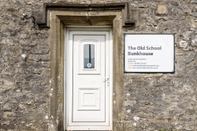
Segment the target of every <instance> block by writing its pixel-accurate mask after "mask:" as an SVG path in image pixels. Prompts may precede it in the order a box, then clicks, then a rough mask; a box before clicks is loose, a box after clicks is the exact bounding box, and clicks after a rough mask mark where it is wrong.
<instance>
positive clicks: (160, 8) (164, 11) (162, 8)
mask: <svg viewBox="0 0 197 131" xmlns="http://www.w3.org/2000/svg"><path fill="white" fill-rule="evenodd" d="M155 14H156V15H159V16H165V15H168V8H167V5H166V4H165V3H163V2H161V3H159V4H158V5H157V7H156V11H155Z"/></svg>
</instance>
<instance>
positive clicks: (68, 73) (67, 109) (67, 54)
mask: <svg viewBox="0 0 197 131" xmlns="http://www.w3.org/2000/svg"><path fill="white" fill-rule="evenodd" d="M72 31H75V32H76V31H95V32H97V31H98V32H99V31H106V32H108V33H109V41H107V40H106V44H109V45H106V55H108V56H109V57H107V59H106V60H105V61H106V62H107V63H108V65H107V63H106V68H109V69H106V70H108V72H109V79H110V81H109V87H106V88H109V89H108V92H107V95H108V96H107V97H108V98H106V99H108V100H109V101H108V102H107V103H108V104H109V106H108V107H109V108H108V109H109V112H108V113H107V114H108V116H106V117H108V119H107V120H108V122H107V123H108V124H109V125H106V126H104V125H102V126H99V125H97V126H96V125H94V126H92V127H90V130H112V127H113V126H112V121H113V119H112V112H113V111H112V109H113V108H112V107H113V106H112V101H113V98H112V97H113V96H112V94H113V93H112V92H113V56H112V54H113V42H112V27H111V26H102V27H101V26H91V27H90V26H80V27H79V26H69V27H66V28H65V29H64V34H65V37H64V38H65V40H64V66H65V67H64V68H65V70H64V82H65V87H64V92H65V95H64V101H65V104H64V130H66V129H67V130H85V129H86V130H87V126H83V125H82V126H81V127H76V126H75V125H69V123H70V120H69V118H70V117H71V116H69V115H71V113H72V111H71V107H72V102H71V101H72V100H71V98H72V97H73V96H72V90H71V88H69V87H72V86H73V85H72V82H73V76H72V75H73V62H72V60H73V58H72V57H73V56H71V55H72V50H73V47H69V42H71V43H73V42H72V40H73V39H72V40H70V35H72ZM82 34H83V33H82ZM95 34H96V33H95ZM68 63H69V64H68ZM107 114H106V115H107Z"/></svg>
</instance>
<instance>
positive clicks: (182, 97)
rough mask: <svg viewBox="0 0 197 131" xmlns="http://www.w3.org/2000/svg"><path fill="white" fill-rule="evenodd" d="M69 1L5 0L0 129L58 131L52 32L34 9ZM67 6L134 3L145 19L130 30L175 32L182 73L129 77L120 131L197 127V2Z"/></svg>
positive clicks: (117, 124)
mask: <svg viewBox="0 0 197 131" xmlns="http://www.w3.org/2000/svg"><path fill="white" fill-rule="evenodd" d="M62 1H63V0H59V1H58V0H1V1H0V56H1V57H0V131H45V130H46V131H48V130H55V127H54V125H55V124H54V122H52V121H51V120H52V119H53V118H52V117H53V116H50V115H49V97H50V91H51V89H50V81H51V80H50V79H49V78H50V48H49V47H50V45H49V42H48V40H49V34H48V33H49V31H50V29H41V30H40V29H39V28H38V26H37V25H36V24H35V18H34V17H32V12H33V11H40V10H42V5H43V3H56V2H62ZM64 2H68V3H80V4H91V3H106V2H107V3H110V2H129V5H130V7H131V9H135V10H137V12H138V13H137V15H138V16H137V17H138V19H137V20H136V26H135V28H134V29H132V30H128V29H124V31H125V32H124V33H174V34H175V73H172V74H168V73H166V74H163V73H154V74H153V73H149V74H146V73H138V74H136V73H125V74H124V77H123V79H124V87H120V88H124V96H122V97H123V98H124V100H125V101H124V102H123V105H122V112H120V114H119V115H120V116H121V117H120V118H121V119H120V120H117V121H114V130H116V131H143V130H144V131H153V130H162V129H168V130H170V129H173V130H180V131H182V130H185V131H195V130H197V96H196V94H197V91H196V87H197V81H196V77H197V58H196V57H197V56H196V54H197V53H196V51H197V36H196V34H197V31H196V29H197V1H196V0H125V1H123V0H108V1H106V0H64Z"/></svg>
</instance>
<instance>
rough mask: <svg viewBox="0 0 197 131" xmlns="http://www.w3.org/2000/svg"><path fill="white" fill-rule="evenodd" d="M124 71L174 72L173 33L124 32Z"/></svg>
mask: <svg viewBox="0 0 197 131" xmlns="http://www.w3.org/2000/svg"><path fill="white" fill-rule="evenodd" d="M124 64H125V72H174V34H125V61H124Z"/></svg>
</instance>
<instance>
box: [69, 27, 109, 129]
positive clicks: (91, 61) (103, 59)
mask: <svg viewBox="0 0 197 131" xmlns="http://www.w3.org/2000/svg"><path fill="white" fill-rule="evenodd" d="M67 34H68V36H69V37H67V38H68V42H67V44H66V48H67V54H66V55H67V56H66V58H67V61H68V62H67V71H66V73H67V74H66V81H67V85H66V91H67V97H66V99H67V106H68V109H67V119H66V120H67V123H66V128H67V130H101V129H102V130H108V129H111V127H112V125H111V124H112V122H111V121H112V120H111V112H112V111H111V94H112V92H111V91H112V84H111V86H110V78H111V77H112V75H111V74H112V72H110V71H111V69H110V61H111V58H110V53H109V52H111V51H110V46H111V40H110V38H111V36H110V31H109V30H104V31H103V30H98V31H93V30H85V31H84V30H83V31H82V30H70V31H69V32H67ZM66 108H67V107H66Z"/></svg>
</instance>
